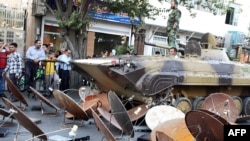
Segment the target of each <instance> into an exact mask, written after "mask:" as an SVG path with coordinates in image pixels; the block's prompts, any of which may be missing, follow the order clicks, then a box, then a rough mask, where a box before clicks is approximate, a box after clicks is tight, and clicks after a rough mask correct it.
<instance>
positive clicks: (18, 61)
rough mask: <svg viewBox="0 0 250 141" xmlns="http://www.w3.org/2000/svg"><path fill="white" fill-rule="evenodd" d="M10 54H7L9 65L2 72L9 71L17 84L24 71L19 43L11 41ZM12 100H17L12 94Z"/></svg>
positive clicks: (12, 79) (11, 78)
mask: <svg viewBox="0 0 250 141" xmlns="http://www.w3.org/2000/svg"><path fill="white" fill-rule="evenodd" d="M9 50H10V54H9V55H8V56H7V65H6V67H5V69H4V71H3V73H2V76H3V75H4V73H6V72H7V71H9V77H10V80H11V81H12V82H13V83H14V85H15V86H17V80H18V77H19V75H20V74H21V73H22V58H21V55H20V54H19V53H18V52H17V43H11V44H10V45H9ZM10 99H11V101H12V102H14V101H17V99H16V97H15V96H14V95H13V94H12V95H11V96H10Z"/></svg>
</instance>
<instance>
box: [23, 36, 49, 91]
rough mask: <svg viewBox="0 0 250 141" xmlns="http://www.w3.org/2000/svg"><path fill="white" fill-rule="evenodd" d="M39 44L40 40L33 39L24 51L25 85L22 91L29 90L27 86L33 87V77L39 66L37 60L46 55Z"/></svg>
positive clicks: (42, 58) (39, 60)
mask: <svg viewBox="0 0 250 141" xmlns="http://www.w3.org/2000/svg"><path fill="white" fill-rule="evenodd" d="M41 45H42V44H41V40H35V44H34V45H33V46H30V47H29V48H28V50H27V52H26V61H25V87H24V90H23V91H26V90H29V86H31V87H33V88H35V81H34V77H35V75H36V71H37V69H38V67H39V62H41V61H42V60H44V59H45V57H46V56H45V52H44V50H43V49H42V47H41Z"/></svg>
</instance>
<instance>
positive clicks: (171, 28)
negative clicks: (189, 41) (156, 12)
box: [167, 0, 181, 47]
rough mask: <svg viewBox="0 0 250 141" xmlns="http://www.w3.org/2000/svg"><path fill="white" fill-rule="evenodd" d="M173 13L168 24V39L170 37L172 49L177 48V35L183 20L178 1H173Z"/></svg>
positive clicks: (169, 41) (169, 42)
mask: <svg viewBox="0 0 250 141" xmlns="http://www.w3.org/2000/svg"><path fill="white" fill-rule="evenodd" d="M171 9H172V11H171V13H170V14H169V17H168V22H167V37H168V45H169V46H171V47H176V43H175V41H176V34H177V32H178V31H179V23H180V18H181V11H180V10H179V9H178V2H177V0H172V1H171Z"/></svg>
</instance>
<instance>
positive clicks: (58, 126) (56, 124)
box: [0, 91, 250, 141]
mask: <svg viewBox="0 0 250 141" xmlns="http://www.w3.org/2000/svg"><path fill="white" fill-rule="evenodd" d="M5 94H6V95H8V92H6V93H5ZM23 95H24V97H25V99H26V100H27V102H28V105H29V106H28V107H27V108H26V109H25V110H23V111H22V112H23V113H25V115H26V116H27V117H29V118H32V119H35V120H37V121H40V122H39V123H37V124H36V125H37V127H38V128H40V129H41V130H42V132H43V133H44V134H46V136H47V137H48V138H49V140H50V141H63V140H72V138H71V137H70V135H69V132H70V131H71V128H72V127H73V126H74V125H77V126H78V129H77V132H76V136H75V138H78V139H79V138H84V137H89V140H90V141H105V140H106V139H105V138H104V136H103V134H102V133H101V132H100V130H98V129H97V127H96V126H95V123H94V120H93V118H91V119H89V120H88V121H84V122H83V121H82V120H71V119H66V118H64V115H65V111H64V110H63V108H62V107H60V105H58V103H57V101H56V100H55V99H54V97H50V98H48V100H49V101H50V102H51V103H53V104H55V105H56V106H58V107H60V108H61V109H60V110H59V111H58V112H57V115H56V116H52V115H44V114H42V113H41V101H40V100H39V99H38V98H37V99H34V98H31V97H27V94H26V93H23ZM68 95H69V96H70V97H72V98H73V99H74V100H75V101H76V102H78V103H80V97H79V96H78V93H77V92H74V91H73V92H71V93H69V94H68ZM0 103H1V104H4V103H3V102H2V101H1V100H0ZM13 104H14V105H16V106H20V105H19V102H13ZM43 107H44V109H45V111H46V112H53V113H54V112H55V110H54V109H52V108H51V107H49V106H48V105H46V104H44V103H43ZM5 110H8V109H7V108H5ZM1 116H2V115H0V118H1ZM2 117H3V116H2ZM64 120H65V122H64ZM104 121H105V120H104ZM3 122H5V123H4V124H3V125H2V123H3ZM65 123H66V124H65ZM106 123H107V122H106ZM249 123H250V122H249V121H245V122H241V123H239V124H243V125H250V124H249ZM18 125H19V122H18V121H17V120H15V119H14V120H12V119H10V118H7V117H5V119H4V120H2V121H1V120H0V132H2V131H3V130H8V133H7V134H6V136H4V137H0V140H1V141H31V140H32V134H31V132H30V131H28V130H27V129H26V128H24V127H23V126H22V125H21V126H20V128H19V130H18V131H17V129H18ZM107 125H109V124H107ZM109 128H110V130H111V132H112V133H113V135H114V136H115V137H117V140H119V141H128V140H129V141H142V140H139V139H138V138H139V137H141V136H143V135H146V136H148V135H149V134H150V132H149V129H148V128H147V127H146V124H142V126H135V127H134V129H136V131H135V136H134V137H133V138H131V137H129V136H121V135H122V134H121V132H120V131H119V130H118V129H116V128H115V127H109ZM137 129H142V130H137ZM0 135H1V134H0ZM16 135H17V136H16ZM16 137H17V138H16ZM34 140H39V139H37V138H35V139H34Z"/></svg>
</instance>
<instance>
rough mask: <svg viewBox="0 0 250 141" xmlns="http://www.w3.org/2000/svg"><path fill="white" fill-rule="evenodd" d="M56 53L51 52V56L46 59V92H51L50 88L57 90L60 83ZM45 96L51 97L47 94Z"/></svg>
mask: <svg viewBox="0 0 250 141" xmlns="http://www.w3.org/2000/svg"><path fill="white" fill-rule="evenodd" d="M56 60H57V59H56V57H55V52H54V51H51V50H50V51H49V54H48V55H47V57H46V59H45V79H46V90H47V91H48V90H49V87H52V88H53V89H55V88H56V85H57V84H58V83H59V76H58V74H57V73H56V71H55V61H56ZM45 96H50V94H48V93H47V94H45Z"/></svg>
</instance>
